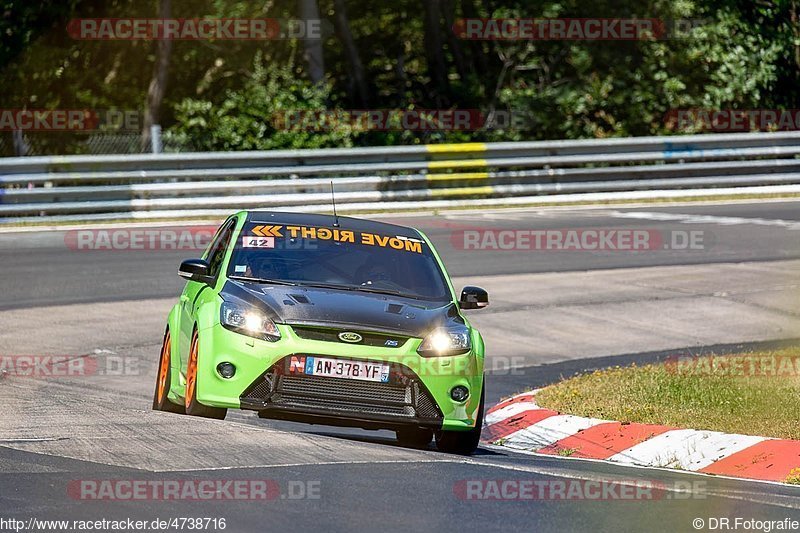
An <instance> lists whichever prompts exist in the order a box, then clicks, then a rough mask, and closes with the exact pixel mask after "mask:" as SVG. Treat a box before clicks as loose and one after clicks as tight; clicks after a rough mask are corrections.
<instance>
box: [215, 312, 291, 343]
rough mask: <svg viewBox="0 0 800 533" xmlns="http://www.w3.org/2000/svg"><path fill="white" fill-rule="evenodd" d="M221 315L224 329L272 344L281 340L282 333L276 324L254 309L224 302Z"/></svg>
mask: <svg viewBox="0 0 800 533" xmlns="http://www.w3.org/2000/svg"><path fill="white" fill-rule="evenodd" d="M220 315H221V316H220V323H221V324H222V326H223V327H225V328H227V329H230V330H232V331H235V332H237V333H241V334H242V335H248V336H250V337H256V338H258V339H263V340H265V341H271V342H275V341H277V340H278V339H280V338H281V332H280V331H278V327H277V326H276V325H275V322H273V321H272V320H270V319H269V317H267V315H265V314H264V313H262V312H261V311H259V310H258V309H255V308H253V307H250V306H246V305H241V304H236V303H231V302H222V307H221V310H220Z"/></svg>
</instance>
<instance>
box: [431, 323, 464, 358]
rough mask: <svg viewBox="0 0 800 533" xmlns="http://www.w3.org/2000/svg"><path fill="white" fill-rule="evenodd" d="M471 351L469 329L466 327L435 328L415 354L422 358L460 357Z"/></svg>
mask: <svg viewBox="0 0 800 533" xmlns="http://www.w3.org/2000/svg"><path fill="white" fill-rule="evenodd" d="M471 349H472V342H471V340H470V334H469V329H467V328H466V327H449V328H437V329H435V330H433V331H431V332H430V333H429V334H428V336H427V337H425V340H423V341H422V344H420V345H419V348H418V349H417V352H418V353H419V354H420V355H422V356H424V357H442V356H447V355H460V354H463V353H467V352H468V351H470V350H471Z"/></svg>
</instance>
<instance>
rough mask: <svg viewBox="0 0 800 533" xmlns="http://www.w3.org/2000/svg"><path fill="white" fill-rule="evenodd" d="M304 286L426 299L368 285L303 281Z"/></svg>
mask: <svg viewBox="0 0 800 533" xmlns="http://www.w3.org/2000/svg"><path fill="white" fill-rule="evenodd" d="M300 285H301V286H302V287H318V288H321V289H339V290H343V291H356V292H369V293H373V294H388V295H389V296H399V297H401V298H411V299H412V300H424V299H425V298H422V297H420V296H413V295H410V294H406V293H404V292H402V291H398V290H395V289H377V288H373V287H369V286H366V285H358V286H356V285H336V284H334V283H301V284H300Z"/></svg>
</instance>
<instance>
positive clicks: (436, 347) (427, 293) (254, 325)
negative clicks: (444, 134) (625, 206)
mask: <svg viewBox="0 0 800 533" xmlns="http://www.w3.org/2000/svg"><path fill="white" fill-rule="evenodd" d="M178 274H179V275H180V276H181V277H183V278H185V279H187V280H188V282H187V283H186V287H185V289H184V290H183V293H182V294H181V297H180V302H178V304H177V305H175V306H174V307H173V308H172V311H171V312H170V314H169V318H168V320H167V327H166V333H165V334H164V343H163V347H162V350H161V359H160V363H159V372H158V376H157V378H156V379H157V381H156V388H155V393H154V398H153V409H156V410H159V411H169V412H173V413H185V414H189V415H194V416H202V417H209V418H218V419H222V418H224V417H225V414H226V412H227V410H228V409H231V408H234V409H250V410H254V411H257V412H258V415H259V416H260V417H262V418H272V419H281V420H292V421H301V422H308V423H314V424H327V425H336V426H351V427H360V428H364V429H388V430H393V431H395V432H396V433H397V437H398V439H399V440H400V442H401V443H403V444H405V445H410V446H427V445H428V444H429V443H430V442H431V441H432V440H433V438H434V436H435V438H436V445H437V448H438V449H439V450H442V451H445V452H451V453H460V454H469V453H472V452H473V451H474V450H475V449H476V447H477V446H478V442H479V440H480V432H481V426H482V423H483V410H484V371H483V369H484V345H483V339H482V338H481V335H480V333H479V332H478V331H477V330H476V329H475V328H473V327H472V326H471V325H470V323H469V320H467V318H466V317H465V316H464V315H463V314H462V312H461V310H463V309H479V308H482V307H485V306H487V305H488V304H489V298H488V295H487V293H486V291H484V290H483V289H480V288H478V287H465V288H464V289H463V291H462V293H461V297H460V298H456V294H455V291H454V289H453V285H452V283H451V282H450V278H449V277H448V275H447V273H446V271H445V268H444V266H443V265H442V261H441V259H440V258H439V256H438V254H437V253H436V250H434V248H433V245H432V244H431V242H430V241H429V240H428V238H427V237H426V236H425V235H424V234H422V233H421V232H420V231H418V230H416V229H412V228H408V227H403V226H397V225H393V224H387V223H381V222H374V221H369V220H363V219H357V218H350V217H338V218H337V217H335V216H327V215H307V214H297V213H278V212H266V211H242V212H239V213H237V214H235V215H232V216H231V217H230V218H228V219H227V220H226V221H225V222H224V223H223V224H222V226H220V228H219V230H217V233H216V235H215V236H214V239H213V240H212V242H211V244H210V246H209V247H208V249H207V250H206V252H205V254H204V255H203V258H202V259H190V260H187V261H184V262H183V263H182V264H181V266H180V269H179V271H178Z"/></svg>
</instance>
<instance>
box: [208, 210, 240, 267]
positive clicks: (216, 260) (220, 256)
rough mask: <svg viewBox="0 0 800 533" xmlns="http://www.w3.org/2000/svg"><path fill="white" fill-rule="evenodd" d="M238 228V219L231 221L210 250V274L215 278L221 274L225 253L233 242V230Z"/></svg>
mask: <svg viewBox="0 0 800 533" xmlns="http://www.w3.org/2000/svg"><path fill="white" fill-rule="evenodd" d="M235 226H236V219H232V220H229V221H228V222H227V223H226V224H225V226H224V227H223V228H222V230H221V231H220V232H219V234H218V235H217V238H216V239H214V243H213V244H212V245H211V248H209V250H208V258H207V261H208V264H209V265H210V266H211V269H210V274H211V275H212V276H214V277H216V276H217V274H219V269H220V267H221V266H222V261H223V260H224V259H225V251H226V250H227V249H228V245H229V244H230V242H231V236H232V235H233V228H234V227H235Z"/></svg>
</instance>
